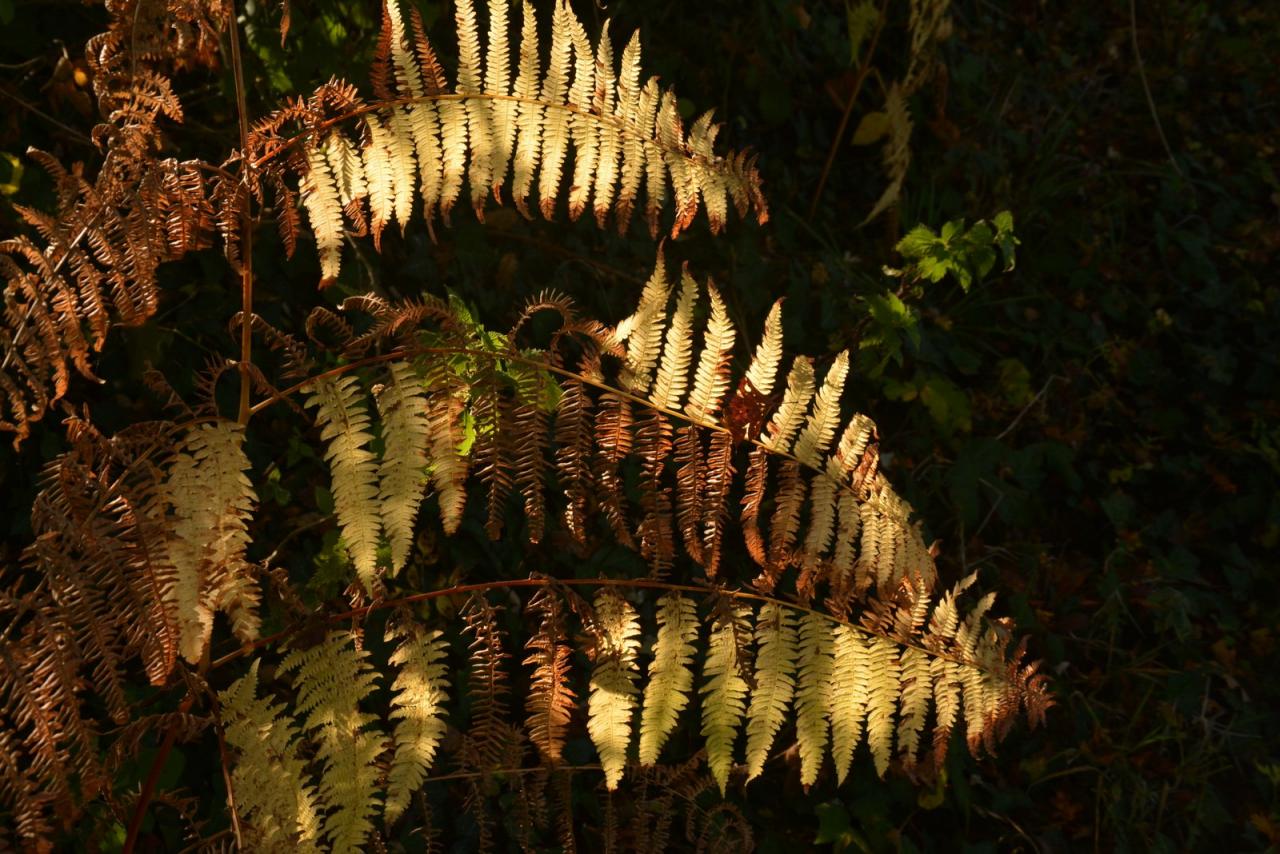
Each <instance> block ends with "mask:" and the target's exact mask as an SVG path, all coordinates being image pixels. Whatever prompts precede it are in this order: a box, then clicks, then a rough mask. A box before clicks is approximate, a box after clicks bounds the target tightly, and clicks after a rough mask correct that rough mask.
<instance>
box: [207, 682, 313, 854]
mask: <svg viewBox="0 0 1280 854" xmlns="http://www.w3.org/2000/svg"><path fill="white" fill-rule="evenodd" d="M259 664H260V662H259V661H254V662H253V664H252V666H250V668H249V672H248V673H246V674H245V675H244V676H242V677H240V678H239V679H237V680H236V681H235V682H233V683H232V684H231V686H230V687H229V688H227V689H226V690H224V691H222V692H220V693H219V694H218V703H219V704H220V706H221V709H220V715H221V718H222V725H223V727H224V733H225V738H226V741H227V744H228V745H230V746H231V747H233V748H235V750H236V752H237V753H238V756H237V758H236V762H235V768H234V769H233V770H232V772H231V783H232V786H233V787H234V789H235V793H236V810H237V812H239V814H240V817H241V818H242V819H244V821H245V822H246V824H247V825H248V827H249V828H250V829H251V831H252V834H253V835H252V837H251V841H252V844H253V847H254V849H255V850H260V851H280V852H286V851H319V850H320V840H321V824H322V821H323V813H324V806H323V804H322V803H321V802H320V800H319V798H318V797H317V795H316V790H315V786H314V784H313V783H312V781H311V779H310V777H309V775H308V774H307V773H306V765H305V762H304V761H303V760H302V758H301V757H300V756H299V740H298V729H297V725H296V724H295V723H294V722H293V720H292V718H291V717H290V716H289V715H288V714H287V713H286V712H285V710H284V707H283V706H282V705H274V704H272V703H271V701H270V700H269V699H268V698H266V697H259V696H258V665H259ZM265 780H271V781H273V783H272V784H271V785H263V781H265ZM246 841H250V840H246Z"/></svg>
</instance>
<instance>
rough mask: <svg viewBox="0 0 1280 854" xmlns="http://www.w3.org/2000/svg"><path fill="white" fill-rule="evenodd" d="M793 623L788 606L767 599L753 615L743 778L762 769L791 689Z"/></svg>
mask: <svg viewBox="0 0 1280 854" xmlns="http://www.w3.org/2000/svg"><path fill="white" fill-rule="evenodd" d="M795 673H796V627H795V617H794V616H793V614H792V611H791V609H790V608H786V607H781V606H779V605H777V604H776V603H774V602H768V603H766V604H765V605H764V606H762V607H761V608H760V613H759V615H758V616H757V617H756V670H755V687H754V688H753V689H752V691H751V705H750V706H749V707H748V709H747V780H748V781H750V780H754V779H755V778H756V777H758V776H760V773H761V772H762V771H764V763H765V760H766V759H768V758H769V750H770V748H771V747H772V746H773V740H774V738H776V737H777V735H778V730H779V728H781V726H782V721H783V719H784V718H785V717H786V715H787V709H788V708H789V707H790V705H791V696H792V694H793V692H794V690H795Z"/></svg>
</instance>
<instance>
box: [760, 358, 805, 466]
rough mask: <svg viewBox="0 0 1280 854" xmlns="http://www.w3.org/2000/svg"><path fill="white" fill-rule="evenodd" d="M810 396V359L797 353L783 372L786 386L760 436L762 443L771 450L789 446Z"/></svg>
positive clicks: (787, 448)
mask: <svg viewBox="0 0 1280 854" xmlns="http://www.w3.org/2000/svg"><path fill="white" fill-rule="evenodd" d="M812 399H813V360H812V359H810V358H808V357H806V356H798V357H796V360H795V361H794V362H792V363H791V373H789V374H788V375H787V390H786V391H785V392H783V395H782V403H780V404H779V405H778V408H777V410H775V411H774V413H773V417H772V418H771V419H769V425H768V427H766V428H765V431H764V433H763V434H762V435H761V437H760V441H761V442H763V443H764V445H765V446H766V447H767V448H769V449H771V450H775V451H784V452H785V451H789V450H791V440H792V439H794V438H795V435H796V431H797V430H799V429H800V425H801V424H803V423H804V417H805V412H806V411H807V410H808V409H809V401H811V400H812Z"/></svg>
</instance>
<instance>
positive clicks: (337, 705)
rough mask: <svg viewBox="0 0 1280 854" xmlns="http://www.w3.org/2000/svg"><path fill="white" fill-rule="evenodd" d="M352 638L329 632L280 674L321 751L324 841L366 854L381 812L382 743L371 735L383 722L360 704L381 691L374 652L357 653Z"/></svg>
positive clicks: (296, 653)
mask: <svg viewBox="0 0 1280 854" xmlns="http://www.w3.org/2000/svg"><path fill="white" fill-rule="evenodd" d="M353 641H354V638H353V636H352V634H351V633H350V632H343V631H333V632H329V633H328V635H327V636H326V637H325V638H324V640H323V641H321V642H320V643H318V644H316V645H315V646H312V647H309V648H307V649H295V650H293V651H291V652H290V653H289V654H288V655H286V656H285V658H284V660H283V661H281V662H280V672H281V673H290V672H293V671H295V670H296V671H297V674H296V675H295V676H294V677H293V684H294V688H295V689H296V691H297V695H296V696H297V699H296V700H295V703H294V709H295V712H296V714H297V715H298V716H299V717H300V718H301V719H302V725H301V728H302V731H303V732H305V733H308V734H309V735H310V736H311V738H312V739H313V740H314V741H315V742H316V744H317V747H318V752H317V759H318V760H319V762H320V763H321V766H322V767H323V769H324V773H323V774H321V776H320V783H319V786H318V791H319V795H320V798H321V800H322V801H323V802H324V803H325V805H326V807H327V808H328V812H327V814H326V815H325V817H324V836H325V838H326V839H328V840H329V842H330V843H331V844H332V845H333V847H334V848H335V849H338V850H351V849H358V848H360V847H361V846H362V845H363V844H364V841H365V839H366V837H367V836H368V834H369V832H370V831H371V830H373V822H372V817H373V815H374V813H375V812H376V810H377V806H378V796H377V789H376V783H377V779H378V772H377V766H376V764H375V763H376V761H377V758H378V755H379V754H380V753H381V752H382V742H381V739H380V738H379V737H378V733H377V731H376V730H373V729H371V728H370V727H371V725H372V724H373V723H375V721H376V720H377V718H376V717H375V716H374V715H371V714H369V713H367V712H363V711H361V710H360V703H361V702H363V701H364V700H366V698H368V696H369V695H370V694H371V693H373V691H374V690H375V688H376V686H377V681H378V678H377V672H376V671H375V670H374V669H373V667H372V665H371V664H370V663H369V661H368V652H367V651H366V650H364V649H363V648H359V647H357V646H356V645H355V644H354V643H353Z"/></svg>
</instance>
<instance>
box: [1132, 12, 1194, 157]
mask: <svg viewBox="0 0 1280 854" xmlns="http://www.w3.org/2000/svg"><path fill="white" fill-rule="evenodd" d="M1129 35H1130V36H1131V37H1132V38H1133V56H1134V59H1136V60H1137V63H1138V79H1139V80H1141V81H1142V91H1143V93H1145V94H1146V96H1147V107H1148V108H1149V109H1150V110H1151V118H1152V119H1153V120H1154V121H1155V123H1156V133H1158V134H1159V135H1160V144H1161V145H1163V146H1164V151H1165V154H1168V155H1169V162H1170V163H1171V164H1173V171H1175V172H1177V173H1178V175H1179V176H1180V177H1182V178H1183V179H1185V178H1186V177H1187V176H1186V174H1185V173H1184V172H1183V171H1182V167H1181V166H1179V165H1178V160H1177V158H1175V157H1174V156H1173V149H1172V148H1170V147H1169V140H1168V138H1167V137H1165V135H1164V124H1162V123H1161V121H1160V114H1159V113H1158V112H1156V101H1155V98H1153V97H1151V87H1150V86H1148V85H1147V69H1146V64H1145V63H1144V62H1143V61H1142V51H1141V49H1139V47H1138V8H1137V0H1129Z"/></svg>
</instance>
